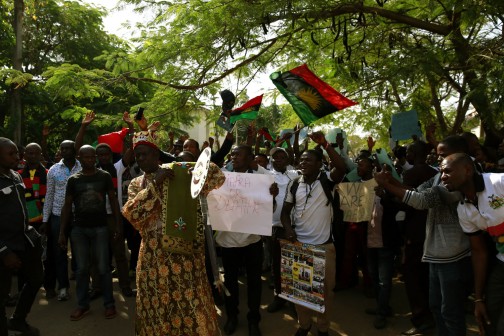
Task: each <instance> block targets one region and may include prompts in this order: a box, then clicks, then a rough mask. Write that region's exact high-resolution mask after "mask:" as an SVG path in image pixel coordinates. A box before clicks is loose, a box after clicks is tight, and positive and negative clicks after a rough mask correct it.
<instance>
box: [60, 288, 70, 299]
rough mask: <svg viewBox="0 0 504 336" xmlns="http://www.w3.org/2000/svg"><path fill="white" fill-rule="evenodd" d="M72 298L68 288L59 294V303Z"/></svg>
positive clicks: (62, 289) (61, 290)
mask: <svg viewBox="0 0 504 336" xmlns="http://www.w3.org/2000/svg"><path fill="white" fill-rule="evenodd" d="M69 298H70V296H69V295H68V289H67V288H61V289H60V291H59V294H58V301H67V300H68V299H69Z"/></svg>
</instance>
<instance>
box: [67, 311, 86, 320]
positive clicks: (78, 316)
mask: <svg viewBox="0 0 504 336" xmlns="http://www.w3.org/2000/svg"><path fill="white" fill-rule="evenodd" d="M87 313H89V308H77V309H75V310H74V311H73V313H72V314H71V315H70V321H79V320H82V318H83V317H84V316H85V315H86V314H87Z"/></svg>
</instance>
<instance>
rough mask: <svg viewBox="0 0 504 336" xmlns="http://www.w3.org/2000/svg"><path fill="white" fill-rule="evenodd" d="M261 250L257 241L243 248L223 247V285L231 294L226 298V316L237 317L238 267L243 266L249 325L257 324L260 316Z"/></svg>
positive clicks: (260, 244) (259, 242) (260, 243)
mask: <svg viewBox="0 0 504 336" xmlns="http://www.w3.org/2000/svg"><path fill="white" fill-rule="evenodd" d="M262 259H263V249H262V242H261V241H258V242H257V243H253V244H250V245H247V246H244V247H223V248H222V264H223V266H224V277H225V280H224V285H225V286H226V288H227V289H228V290H229V292H230V293H231V296H226V298H225V299H226V314H227V316H228V318H229V317H236V316H237V315H238V305H239V293H238V272H239V268H240V266H244V267H245V270H246V272H247V300H248V302H247V305H248V309H249V312H248V314H247V320H248V322H249V323H259V321H260V320H261V314H260V313H259V306H260V304H261V291H262V286H261V272H262Z"/></svg>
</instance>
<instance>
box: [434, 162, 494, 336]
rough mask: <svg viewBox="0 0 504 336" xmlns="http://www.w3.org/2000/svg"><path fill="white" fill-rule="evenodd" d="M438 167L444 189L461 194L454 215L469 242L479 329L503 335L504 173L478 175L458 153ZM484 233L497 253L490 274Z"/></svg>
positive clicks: (470, 163) (472, 164) (490, 333)
mask: <svg viewBox="0 0 504 336" xmlns="http://www.w3.org/2000/svg"><path fill="white" fill-rule="evenodd" d="M440 168H441V180H442V182H443V184H444V185H445V186H446V188H447V189H448V190H450V191H454V190H457V191H460V192H462V195H463V197H462V198H461V201H460V202H459V204H458V207H457V213H458V217H459V221H460V225H461V226H462V230H463V231H464V232H465V233H466V234H467V235H468V236H469V240H470V243H471V251H472V263H473V270H474V291H475V299H474V303H475V308H474V314H475V316H476V321H477V322H478V327H479V329H480V332H481V333H484V331H485V330H486V333H487V335H490V336H493V335H504V174H493V173H486V174H480V173H478V171H477V170H476V168H475V166H474V163H473V160H472V159H471V157H470V156H469V155H467V154H461V153H458V154H453V155H450V156H447V157H446V158H445V159H444V160H443V162H442V163H441V166H440ZM484 231H486V232H488V234H489V235H490V237H492V238H493V239H494V241H495V243H496V247H497V251H498V254H497V258H496V259H494V260H493V263H492V264H493V265H492V266H493V267H492V268H491V270H490V272H489V273H488V272H487V264H488V260H489V259H488V256H487V254H488V251H487V245H486V243H485V236H484ZM487 274H489V276H488V281H487ZM485 286H486V289H485ZM487 312H488V314H487Z"/></svg>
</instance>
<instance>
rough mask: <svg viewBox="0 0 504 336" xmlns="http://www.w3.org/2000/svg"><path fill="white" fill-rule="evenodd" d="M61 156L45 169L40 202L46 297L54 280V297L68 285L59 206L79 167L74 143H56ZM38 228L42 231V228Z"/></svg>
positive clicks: (63, 295) (61, 298)
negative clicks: (45, 183) (69, 182)
mask: <svg viewBox="0 0 504 336" xmlns="http://www.w3.org/2000/svg"><path fill="white" fill-rule="evenodd" d="M60 152H61V157H62V160H61V161H59V162H58V163H55V164H54V165H53V166H52V167H51V169H49V171H48V172H47V193H46V198H45V202H44V214H43V218H42V222H43V226H45V227H46V228H45V229H44V230H45V231H46V232H47V259H46V262H45V266H46V269H45V278H44V288H45V290H46V298H48V299H50V298H52V297H54V296H55V295H56V292H55V290H54V289H55V286H56V281H58V291H59V293H58V301H66V300H68V298H69V294H68V288H69V287H70V283H69V280H68V257H67V251H66V249H62V248H61V246H60V244H59V233H60V220H61V209H62V208H63V204H64V202H65V190H66V183H67V180H68V178H69V177H70V175H73V174H76V173H78V172H79V171H80V170H81V164H80V162H79V161H78V160H76V158H75V143H74V142H73V141H71V140H65V141H63V142H62V143H61V145H60ZM44 230H42V231H44Z"/></svg>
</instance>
